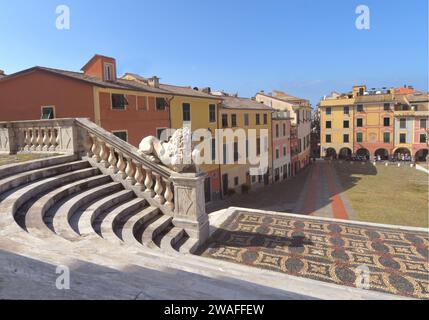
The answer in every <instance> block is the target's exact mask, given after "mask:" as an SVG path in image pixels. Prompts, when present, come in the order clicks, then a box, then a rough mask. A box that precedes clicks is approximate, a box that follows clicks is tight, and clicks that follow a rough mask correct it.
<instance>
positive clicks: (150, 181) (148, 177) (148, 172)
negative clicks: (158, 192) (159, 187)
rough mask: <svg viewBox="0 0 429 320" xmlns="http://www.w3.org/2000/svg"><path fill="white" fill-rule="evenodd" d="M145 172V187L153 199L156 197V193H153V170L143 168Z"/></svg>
mask: <svg viewBox="0 0 429 320" xmlns="http://www.w3.org/2000/svg"><path fill="white" fill-rule="evenodd" d="M143 169H144V171H145V172H146V177H145V180H144V185H145V187H146V190H145V191H144V192H146V193H147V194H148V195H149V196H150V197H153V196H154V195H155V192H154V191H153V178H152V170H150V169H148V168H146V167H143Z"/></svg>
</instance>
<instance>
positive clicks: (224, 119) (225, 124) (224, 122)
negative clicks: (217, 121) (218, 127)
mask: <svg viewBox="0 0 429 320" xmlns="http://www.w3.org/2000/svg"><path fill="white" fill-rule="evenodd" d="M222 127H223V128H226V127H228V115H227V114H223V115H222Z"/></svg>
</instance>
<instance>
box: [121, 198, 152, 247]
mask: <svg viewBox="0 0 429 320" xmlns="http://www.w3.org/2000/svg"><path fill="white" fill-rule="evenodd" d="M159 215H160V214H159V209H158V208H156V207H152V206H150V207H147V208H145V209H143V210H142V211H140V212H138V213H137V214H135V215H133V216H132V217H131V218H130V219H128V220H127V221H126V222H125V224H124V226H123V227H122V230H121V235H122V240H123V241H124V242H126V243H128V244H130V245H140V246H141V242H140V241H138V240H137V238H136V236H135V234H136V233H137V232H138V231H139V230H140V229H142V228H144V226H145V224H146V223H148V222H150V221H152V220H153V219H156V218H157V217H158V216H159Z"/></svg>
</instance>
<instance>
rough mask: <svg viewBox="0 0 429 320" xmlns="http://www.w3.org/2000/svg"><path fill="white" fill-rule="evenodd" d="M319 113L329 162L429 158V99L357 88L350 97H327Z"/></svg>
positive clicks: (400, 91)
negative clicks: (428, 126) (331, 159)
mask: <svg viewBox="0 0 429 320" xmlns="http://www.w3.org/2000/svg"><path fill="white" fill-rule="evenodd" d="M410 90H411V92H412V93H410ZM319 113H320V119H321V121H320V128H321V147H320V149H321V155H322V156H324V157H335V158H336V157H339V158H348V157H350V156H351V155H358V156H362V157H366V158H367V159H374V158H377V159H378V158H380V159H383V160H387V159H390V158H392V157H395V158H401V155H403V154H406V155H408V158H413V159H423V158H425V155H427V130H426V129H425V127H426V123H427V117H428V115H429V114H428V95H427V94H424V93H420V92H417V91H415V90H414V89H411V88H409V87H408V88H401V89H395V88H392V89H382V90H367V88H366V86H354V87H353V89H352V91H351V92H349V93H347V94H338V93H335V92H334V93H333V94H332V95H331V96H329V97H325V98H324V99H323V100H322V101H320V103H319ZM398 155H399V157H398Z"/></svg>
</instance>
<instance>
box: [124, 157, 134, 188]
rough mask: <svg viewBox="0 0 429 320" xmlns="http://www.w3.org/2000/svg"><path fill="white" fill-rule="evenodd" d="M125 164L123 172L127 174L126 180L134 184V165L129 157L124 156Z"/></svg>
mask: <svg viewBox="0 0 429 320" xmlns="http://www.w3.org/2000/svg"><path fill="white" fill-rule="evenodd" d="M126 161H127V166H126V167H125V174H126V175H127V177H126V179H125V180H126V181H128V182H129V183H131V184H135V183H136V180H135V179H134V165H133V160H131V158H128V157H127V158H126Z"/></svg>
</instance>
